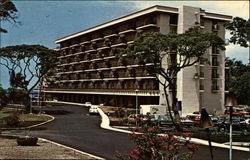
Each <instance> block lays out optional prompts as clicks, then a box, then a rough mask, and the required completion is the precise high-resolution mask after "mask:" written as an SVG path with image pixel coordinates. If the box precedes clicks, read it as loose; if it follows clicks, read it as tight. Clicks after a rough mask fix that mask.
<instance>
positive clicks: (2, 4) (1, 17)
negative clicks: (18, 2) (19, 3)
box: [0, 0, 17, 33]
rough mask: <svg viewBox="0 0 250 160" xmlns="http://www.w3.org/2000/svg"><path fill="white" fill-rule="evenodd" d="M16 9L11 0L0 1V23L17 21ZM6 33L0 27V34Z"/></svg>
mask: <svg viewBox="0 0 250 160" xmlns="http://www.w3.org/2000/svg"><path fill="white" fill-rule="evenodd" d="M16 13H17V9H16V7H15V5H14V4H13V3H12V2H11V0H0V22H3V21H9V22H15V23H16V19H17V15H16ZM1 32H3V33H7V30H6V29H3V28H1V27H0V33H1Z"/></svg>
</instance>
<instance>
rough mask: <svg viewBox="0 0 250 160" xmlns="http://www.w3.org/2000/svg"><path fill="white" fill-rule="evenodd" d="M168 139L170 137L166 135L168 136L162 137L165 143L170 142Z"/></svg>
mask: <svg viewBox="0 0 250 160" xmlns="http://www.w3.org/2000/svg"><path fill="white" fill-rule="evenodd" d="M168 138H169V136H168V135H166V136H161V139H162V140H164V141H166V140H168Z"/></svg>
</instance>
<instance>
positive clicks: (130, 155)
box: [128, 154, 139, 159]
mask: <svg viewBox="0 0 250 160" xmlns="http://www.w3.org/2000/svg"><path fill="white" fill-rule="evenodd" d="M128 156H129V157H131V158H133V159H139V157H138V156H137V155H134V154H129V155H128Z"/></svg>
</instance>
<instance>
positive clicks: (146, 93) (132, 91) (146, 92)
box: [47, 86, 160, 96]
mask: <svg viewBox="0 0 250 160" xmlns="http://www.w3.org/2000/svg"><path fill="white" fill-rule="evenodd" d="M49 91H52V92H53V91H61V92H62V93H63V92H67V93H70V92H72V93H75V92H82V93H87V94H88V93H90V92H96V94H99V95H133V96H136V95H137V96H159V95H160V94H159V90H139V91H135V89H130V90H128V89H93V88H92V89H82V88H81V89H79V88H74V89H73V88H72V89H70V88H68V87H64V86H62V87H60V88H48V89H47V92H49Z"/></svg>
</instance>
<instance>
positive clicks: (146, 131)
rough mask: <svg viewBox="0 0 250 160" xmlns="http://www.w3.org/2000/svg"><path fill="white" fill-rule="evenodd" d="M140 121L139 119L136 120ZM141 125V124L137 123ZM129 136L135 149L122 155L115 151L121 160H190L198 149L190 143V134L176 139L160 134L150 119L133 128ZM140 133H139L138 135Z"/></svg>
mask: <svg viewBox="0 0 250 160" xmlns="http://www.w3.org/2000/svg"><path fill="white" fill-rule="evenodd" d="M136 120H137V121H140V118H136ZM138 124H142V123H138ZM132 131H133V133H132V134H131V135H130V137H131V140H132V141H133V142H134V143H135V145H136V147H135V148H134V149H133V150H132V151H131V152H130V153H128V154H126V155H124V154H122V153H120V151H118V150H116V156H117V158H118V159H121V160H136V159H137V160H162V159H169V160H172V159H182V160H188V159H191V158H192V156H193V155H194V153H195V152H196V151H197V149H198V147H197V145H195V144H192V143H190V141H189V139H190V136H191V135H192V134H191V133H183V134H181V137H182V138H183V139H185V140H180V139H177V138H176V137H175V136H174V135H167V134H165V135H164V134H160V133H161V129H160V128H159V127H158V126H154V125H153V124H152V123H151V121H150V119H148V120H147V121H146V123H143V125H141V126H140V127H138V126H137V127H134V128H133V130H132ZM138 132H140V133H138Z"/></svg>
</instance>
